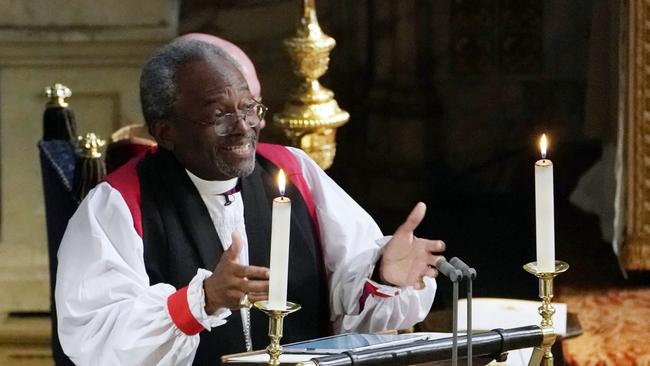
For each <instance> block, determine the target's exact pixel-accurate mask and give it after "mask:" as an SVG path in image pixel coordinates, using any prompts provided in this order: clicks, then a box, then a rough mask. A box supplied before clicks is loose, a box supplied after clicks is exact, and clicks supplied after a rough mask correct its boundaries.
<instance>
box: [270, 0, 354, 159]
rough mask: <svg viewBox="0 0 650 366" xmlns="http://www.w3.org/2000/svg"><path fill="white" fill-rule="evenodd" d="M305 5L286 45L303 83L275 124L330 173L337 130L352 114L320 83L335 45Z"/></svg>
mask: <svg viewBox="0 0 650 366" xmlns="http://www.w3.org/2000/svg"><path fill="white" fill-rule="evenodd" d="M302 4H303V14H302V17H301V19H300V24H299V25H298V30H297V32H296V34H295V35H294V36H293V37H291V38H289V39H286V40H285V41H284V45H285V47H286V48H287V51H288V52H289V56H290V57H291V61H292V64H293V68H294V73H295V74H296V75H298V77H299V78H300V83H299V85H298V87H297V88H296V89H294V90H293V91H292V92H291V93H290V94H289V100H288V102H287V103H286V105H285V106H284V110H283V111H282V112H280V113H279V114H276V115H275V116H273V120H274V121H275V123H276V124H278V125H279V126H280V127H281V128H282V129H283V130H284V132H285V134H286V136H287V137H288V138H289V140H290V141H291V144H293V145H294V146H298V147H300V148H301V149H303V150H305V152H307V154H309V156H311V158H312V159H314V161H316V163H317V164H318V165H319V166H320V167H321V168H323V169H327V168H329V167H330V166H331V165H332V162H333V161H334V155H335V154H336V129H337V128H338V127H340V126H342V125H344V124H345V123H347V122H348V120H349V119H350V114H349V113H348V112H346V111H344V110H342V109H341V108H339V105H338V103H337V102H336V100H335V99H334V93H333V92H332V91H331V90H329V89H327V88H325V87H323V86H322V85H321V84H320V83H319V82H318V78H320V77H321V76H322V75H323V74H325V72H326V71H327V68H328V65H329V61H330V59H329V54H330V51H331V50H332V48H334V46H335V45H336V41H335V40H334V38H332V37H330V36H328V35H326V34H324V33H323V31H322V30H321V28H320V26H319V25H318V19H317V18H316V6H315V3H314V0H303V2H302Z"/></svg>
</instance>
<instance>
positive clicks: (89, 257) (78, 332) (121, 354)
mask: <svg viewBox="0 0 650 366" xmlns="http://www.w3.org/2000/svg"><path fill="white" fill-rule="evenodd" d="M58 260H59V264H58V273H57V279H56V290H55V296H56V305H57V306H56V308H57V315H58V332H59V338H60V341H61V345H62V347H63V350H64V351H65V353H66V354H67V355H68V356H69V357H70V358H71V360H72V361H73V362H74V363H75V364H77V365H190V364H191V363H192V361H193V360H194V354H195V353H196V349H197V347H198V344H199V336H198V334H196V335H193V336H188V335H186V334H185V333H183V332H182V331H181V330H180V329H179V328H178V327H177V326H176V325H175V323H174V322H173V320H172V317H171V315H170V313H169V310H168V307H167V300H168V297H170V295H172V294H174V293H176V289H175V288H174V287H173V286H171V285H169V284H162V283H161V284H157V285H153V286H150V285H149V277H148V276H147V273H146V270H145V266H144V259H143V244H142V239H141V238H140V236H139V235H138V233H137V232H136V231H135V229H134V227H133V218H132V216H131V214H130V211H129V209H128V206H127V205H126V202H124V199H123V198H122V196H121V194H120V193H119V192H118V191H116V190H115V189H113V188H112V187H111V186H110V185H108V184H107V183H101V184H99V185H98V186H97V187H96V188H95V189H94V190H92V191H91V192H90V193H89V194H88V196H87V197H86V199H84V201H83V202H82V203H81V205H80V206H79V209H78V210H77V212H76V213H75V214H74V215H73V216H72V218H71V219H70V221H69V223H68V227H67V229H66V232H65V235H64V237H63V240H62V241H61V246H60V248H59V252H58ZM208 276H210V272H209V271H206V270H202V269H199V271H198V273H197V275H196V276H195V277H194V278H193V279H192V281H191V282H190V284H189V286H188V288H187V305H188V306H189V310H190V312H191V313H192V316H194V319H195V320H196V321H198V322H199V323H200V324H201V325H202V326H203V327H204V328H206V329H211V328H212V327H215V326H218V325H221V324H223V323H225V317H227V316H228V315H230V311H229V310H227V309H221V310H219V311H218V312H217V313H215V314H213V315H211V316H208V315H207V314H205V311H204V310H203V306H204V295H203V280H204V279H205V278H206V277H208Z"/></svg>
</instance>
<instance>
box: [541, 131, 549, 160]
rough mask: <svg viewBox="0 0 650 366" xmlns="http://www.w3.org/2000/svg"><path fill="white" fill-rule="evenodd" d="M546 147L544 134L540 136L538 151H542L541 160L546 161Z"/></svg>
mask: <svg viewBox="0 0 650 366" xmlns="http://www.w3.org/2000/svg"><path fill="white" fill-rule="evenodd" d="M547 147H548V140H547V139H546V134H545V133H543V134H542V138H541V139H540V140H539V149H540V150H541V151H542V159H546V148H547Z"/></svg>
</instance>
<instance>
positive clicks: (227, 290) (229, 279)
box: [203, 232, 269, 314]
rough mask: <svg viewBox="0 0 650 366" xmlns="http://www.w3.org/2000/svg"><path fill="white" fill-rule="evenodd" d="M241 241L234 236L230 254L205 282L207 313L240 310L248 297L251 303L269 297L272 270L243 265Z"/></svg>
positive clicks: (226, 255)
mask: <svg viewBox="0 0 650 366" xmlns="http://www.w3.org/2000/svg"><path fill="white" fill-rule="evenodd" d="M241 249H242V243H241V238H240V237H239V235H237V233H236V232H233V233H232V245H231V246H230V248H228V250H226V251H225V252H224V253H223V255H221V259H220V260H219V263H217V266H216V267H215V268H214V271H213V272H212V276H210V277H208V278H206V279H205V280H204V281H203V290H204V292H205V312H206V313H207V314H214V312H216V311H217V310H218V309H220V308H228V309H239V308H240V307H241V304H240V300H241V299H242V298H243V297H244V295H245V294H247V295H248V300H249V301H250V302H251V303H254V302H256V301H260V300H267V299H268V297H269V269H268V268H266V267H258V266H244V265H241V264H239V253H240V252H241Z"/></svg>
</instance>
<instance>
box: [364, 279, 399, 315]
mask: <svg viewBox="0 0 650 366" xmlns="http://www.w3.org/2000/svg"><path fill="white" fill-rule="evenodd" d="M370 295H372V296H376V297H383V298H387V297H393V296H397V295H399V291H395V294H393V296H391V295H387V294H385V293H383V292H381V291H379V288H378V287H377V286H375V285H373V284H372V283H370V282H369V281H366V284H365V285H364V286H363V293H362V294H361V297H360V298H359V312H362V311H363V308H364V307H365V306H366V299H368V296H370Z"/></svg>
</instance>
